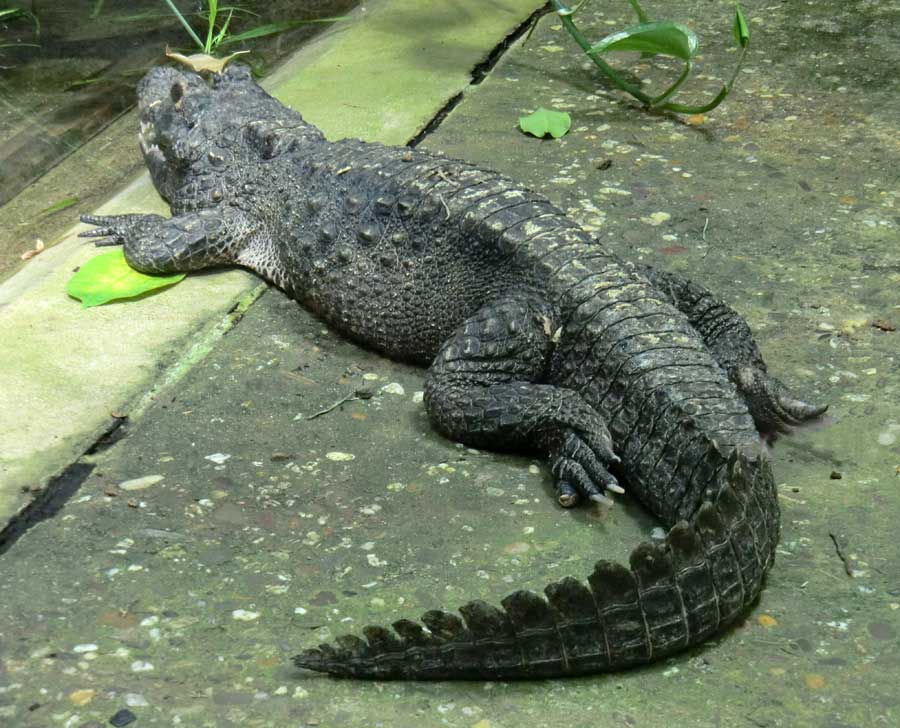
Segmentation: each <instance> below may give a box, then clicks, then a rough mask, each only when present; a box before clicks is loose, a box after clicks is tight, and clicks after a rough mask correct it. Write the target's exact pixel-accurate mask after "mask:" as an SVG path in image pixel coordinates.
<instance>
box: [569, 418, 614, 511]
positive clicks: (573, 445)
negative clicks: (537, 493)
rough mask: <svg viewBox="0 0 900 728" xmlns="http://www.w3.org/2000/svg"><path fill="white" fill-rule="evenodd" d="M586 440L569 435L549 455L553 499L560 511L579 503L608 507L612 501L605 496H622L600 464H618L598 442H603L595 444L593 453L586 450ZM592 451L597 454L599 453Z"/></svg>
mask: <svg viewBox="0 0 900 728" xmlns="http://www.w3.org/2000/svg"><path fill="white" fill-rule="evenodd" d="M586 439H587V438H583V437H582V436H581V435H580V434H576V433H574V432H570V433H568V435H566V438H565V440H564V441H563V442H562V444H561V446H560V447H559V448H558V449H557V450H556V452H554V453H552V465H551V470H552V472H553V475H554V476H555V477H556V499H557V502H558V503H559V504H560V505H561V506H562V507H563V508H572V507H573V506H575V505H577V504H578V503H579V502H581V501H583V500H584V501H592V502H594V503H600V504H602V505H606V506H611V505H613V503H614V501H613V499H612V498H610V497H609V495H607V492H609V493H618V494H622V493H624V492H625V489H624V488H623V487H622V486H621V485H619V481H618V480H617V479H616V477H615V476H614V475H613V474H612V473H610V472H609V470H607V469H606V466H605V465H604V461H606V462H613V461H615V462H618V461H619V458H618V457H616V456H615V455H614V454H613V453H612V450H611V448H609V447H608V446H607V445H605V443H603V442H602V440H603V438H598V439H597V440H596V441H595V445H596V446H597V447H596V449H595V447H591V446H589V445H588V444H587V442H586ZM596 450H601V453H599V454H598V452H597V451H596ZM607 451H608V452H607Z"/></svg>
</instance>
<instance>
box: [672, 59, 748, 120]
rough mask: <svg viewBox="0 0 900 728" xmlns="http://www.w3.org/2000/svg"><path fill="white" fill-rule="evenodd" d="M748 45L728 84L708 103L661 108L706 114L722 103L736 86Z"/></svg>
mask: <svg viewBox="0 0 900 728" xmlns="http://www.w3.org/2000/svg"><path fill="white" fill-rule="evenodd" d="M747 48H748V46H744V47H743V48H741V55H740V56H739V57H738V62H737V65H736V66H735V68H734V73H732V74H731V79H730V80H729V81H728V83H727V84H725V85H724V86H722V88H721V89H719V93H717V94H716V97H715V98H714V99H713V100H712V101H710V102H709V103H708V104H704V105H703V106H685V105H684V104H671V103H670V104H665V105H664V106H661V107H659V108H661V109H663V110H665V111H674V112H675V113H676V114H705V113H706V112H707V111H712V110H713V109H714V108H716V107H717V106H718V105H719V104H721V103H722V102H723V101H724V100H725V97H726V96H728V94H729V93H731V89H732V88H734V82H735V80H736V79H737V75H738V73H739V72H740V70H741V65H742V64H743V62H744V56H745V55H746V54H747Z"/></svg>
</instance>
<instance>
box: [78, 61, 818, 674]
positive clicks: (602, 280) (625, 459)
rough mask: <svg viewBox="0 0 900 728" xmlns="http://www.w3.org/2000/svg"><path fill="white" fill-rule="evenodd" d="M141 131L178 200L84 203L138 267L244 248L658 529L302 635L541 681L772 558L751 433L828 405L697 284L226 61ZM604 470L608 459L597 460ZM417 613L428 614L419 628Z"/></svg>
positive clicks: (563, 475) (732, 605)
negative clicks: (625, 559) (166, 213)
mask: <svg viewBox="0 0 900 728" xmlns="http://www.w3.org/2000/svg"><path fill="white" fill-rule="evenodd" d="M139 99H140V109H141V118H142V122H141V147H142V149H143V152H144V156H145V158H146V160H147V164H148V167H149V168H150V172H151V175H152V177H153V180H154V183H155V184H156V187H157V189H158V190H159V191H160V193H161V194H162V195H163V196H164V197H165V198H166V199H167V200H168V201H169V203H170V205H171V207H172V215H173V217H172V218H171V219H168V220H166V219H164V218H161V217H158V216H153V215H124V216H116V217H111V218H100V217H93V216H86V217H85V218H84V220H85V221H86V222H90V223H92V224H94V225H97V226H98V227H96V228H95V229H93V230H90V231H88V232H87V233H85V234H86V235H88V236H92V237H101V238H103V240H101V241H100V243H99V244H122V245H124V249H125V256H126V258H127V260H128V262H129V263H130V264H131V265H132V266H133V267H135V268H137V269H138V270H141V271H144V272H148V273H170V272H173V271H184V270H196V269H199V268H204V267H207V266H213V265H226V264H237V265H243V266H245V267H248V268H250V269H251V270H254V271H256V272H257V273H259V274H260V275H261V276H263V277H264V278H266V279H268V280H269V281H272V282H273V283H275V284H276V285H278V286H280V287H281V288H282V289H284V291H286V292H287V293H288V295H290V296H293V297H294V298H296V299H297V300H298V301H300V302H301V303H303V304H304V305H305V306H307V307H308V308H309V309H311V310H312V311H314V312H315V313H317V314H318V315H319V316H321V317H322V318H323V319H325V320H326V321H327V322H328V323H329V324H330V325H331V326H333V327H334V328H336V329H337V330H339V331H341V332H342V333H343V334H345V335H346V336H348V337H350V338H352V339H354V340H356V341H358V342H360V343H361V344H363V345H365V346H367V347H369V348H371V349H375V350H377V351H380V352H382V353H384V354H386V355H388V356H390V357H393V358H395V359H401V360H405V361H411V362H417V363H420V364H428V363H431V365H430V368H429V369H428V373H427V377H426V385H425V406H426V408H427V411H428V413H429V415H430V417H431V419H432V421H433V423H434V425H435V427H436V428H437V429H438V430H440V431H441V432H443V433H444V434H446V435H447V436H448V437H451V438H453V439H455V440H458V441H461V442H465V443H468V444H471V445H473V446H477V447H483V448H496V449H511V450H537V451H540V452H543V453H545V454H546V455H547V456H548V459H549V464H550V468H551V471H552V473H553V474H554V476H555V479H556V487H557V497H558V500H559V502H560V504H562V505H565V506H571V505H574V504H575V503H577V502H579V501H582V502H585V501H598V502H607V501H609V493H611V492H613V493H621V492H623V488H622V485H621V484H620V483H619V479H621V480H622V482H623V483H624V484H626V485H627V486H628V488H629V490H630V492H631V494H632V495H633V496H634V497H636V498H637V499H638V500H640V501H641V502H642V503H643V504H644V505H645V506H646V507H647V508H648V509H649V510H650V511H652V512H653V513H654V514H655V515H656V516H657V517H658V518H659V519H660V520H661V522H662V523H663V524H664V525H665V526H666V527H667V528H668V529H669V532H668V536H667V537H666V540H665V542H664V543H662V544H661V545H654V544H642V545H640V546H638V547H637V549H635V551H634V553H633V554H632V556H631V559H630V565H629V567H625V566H620V565H618V564H614V563H611V562H607V561H600V562H598V564H597V566H596V568H595V570H594V572H593V573H592V574H591V575H590V576H589V577H588V585H585V584H583V583H582V582H581V581H579V580H577V579H574V578H571V577H567V578H565V579H563V580H561V581H559V582H557V583H554V584H550V585H549V586H548V587H547V588H546V590H545V592H546V599H544V598H543V597H540V596H538V595H536V594H533V593H531V592H524V591H517V592H514V593H513V594H511V595H509V596H508V597H506V598H505V599H504V600H502V605H503V608H502V609H498V608H496V607H492V606H490V605H488V604H486V603H484V602H481V601H475V602H470V603H468V604H466V605H464V606H462V607H461V608H460V612H461V613H462V619H461V618H460V617H459V616H457V615H455V614H452V613H448V612H429V613H427V614H425V615H424V616H423V618H422V620H423V622H424V624H425V628H423V626H422V625H420V624H417V623H415V622H411V621H409V620H401V621H399V622H397V623H395V624H394V631H393V632H392V631H390V630H387V629H385V628H383V627H368V628H366V629H365V630H364V631H363V632H364V635H365V637H366V640H362V639H360V638H358V637H353V636H345V637H342V638H339V639H338V640H337V642H336V643H335V644H334V645H322V646H320V647H319V648H315V649H310V650H307V651H305V652H303V653H302V654H301V655H298V656H297V657H296V658H295V662H296V664H297V665H298V666H300V667H304V668H309V669H313V670H320V671H324V672H329V673H331V674H334V675H346V676H354V677H367V678H414V679H446V678H487V679H511V678H531V677H550V676H558V675H569V674H583V673H592V672H602V671H607V670H614V669H618V668H623V667H628V666H630V665H636V664H641V663H645V662H649V661H651V660H655V659H658V658H660V657H663V656H665V655H668V654H671V653H673V652H676V651H678V650H681V649H684V648H685V647H687V646H688V645H691V644H696V643H697V642H700V641H702V640H704V639H705V638H707V637H708V636H709V635H711V634H713V633H715V632H716V631H717V630H719V629H721V628H722V627H723V626H724V625H727V624H729V623H730V622H732V621H733V620H734V619H735V618H736V617H737V616H738V615H740V614H742V613H743V612H744V611H745V610H746V609H747V607H748V606H749V605H750V604H751V603H752V602H753V601H754V600H755V599H756V597H757V595H758V594H759V591H760V589H761V588H762V584H763V579H764V577H765V574H766V572H767V571H768V570H769V568H770V567H771V565H772V561H773V559H774V555H775V547H776V544H777V542H778V531H779V513H778V502H777V498H776V492H775V485H774V481H773V479H772V473H771V470H770V467H769V464H768V462H767V461H766V460H764V459H763V457H762V455H761V453H760V447H759V435H760V433H762V434H764V435H771V434H773V433H774V432H776V431H778V430H782V429H785V428H787V427H789V426H793V425H796V424H799V423H801V422H803V421H805V420H808V419H811V418H814V417H817V416H818V415H820V414H821V413H822V412H823V411H824V407H814V406H812V405H809V404H807V403H805V402H802V401H801V400H798V399H796V398H795V397H793V396H791V395H790V394H788V393H787V390H786V389H785V388H784V386H783V385H782V384H780V383H779V382H778V381H777V380H775V379H773V378H772V377H770V376H769V375H768V374H767V373H766V366H765V364H764V363H763V361H762V357H761V356H760V355H759V351H758V349H757V347H756V344H755V343H754V341H753V338H752V336H751V334H750V330H749V328H748V327H747V325H746V323H745V322H744V321H743V320H742V319H741V318H740V317H739V316H738V315H737V314H736V313H735V312H734V311H732V310H731V309H730V308H728V307H727V306H726V305H725V304H724V303H723V302H722V301H720V300H718V299H716V298H715V297H714V296H712V294H710V293H709V292H708V291H706V290H705V289H703V288H701V287H700V286H697V285H696V284H694V283H691V282H689V281H685V280H683V279H681V278H678V277H677V276H674V275H673V274H669V273H663V272H660V271H654V270H652V269H644V270H638V269H635V268H634V267H633V266H631V265H629V264H627V263H622V262H621V261H619V260H618V259H616V258H615V257H614V256H613V255H612V254H611V253H610V252H609V251H607V250H605V249H604V248H602V247H601V246H600V245H598V244H597V243H596V241H594V240H593V239H591V238H590V237H589V236H588V235H587V234H586V233H585V232H583V231H582V230H580V229H579V228H578V227H577V226H576V225H575V224H574V223H573V222H572V221H571V220H569V219H567V218H566V217H565V216H564V215H563V214H562V213H561V212H560V211H559V210H557V209H556V208H555V207H553V206H552V205H551V204H550V203H549V202H548V201H547V200H546V199H545V198H543V197H542V196H540V195H538V194H536V193H534V192H530V191H528V190H526V189H524V188H522V187H521V186H519V185H517V184H516V183H515V182H514V181H512V180H510V179H508V178H506V177H503V176H501V175H499V174H496V173H494V172H490V171H487V170H483V169H479V168H478V167H476V166H474V165H471V164H468V163H466V162H461V161H456V160H451V159H446V158H444V157H440V156H436V155H431V154H426V153H422V152H418V151H410V150H408V149H397V148H389V147H383V146H380V145H377V144H366V143H363V142H361V141H358V140H345V141H341V142H337V143H329V142H327V141H325V140H324V138H323V137H322V135H321V134H320V133H319V132H318V130H316V129H315V128H314V127H312V126H310V125H308V124H306V123H305V122H304V121H303V119H302V118H301V117H300V115H299V114H297V113H295V112H293V111H290V110H289V109H286V108H285V107H284V106H282V105H281V104H279V103H278V102H276V101H275V100H274V99H272V98H270V97H269V96H268V95H266V94H265V93H264V92H263V91H262V90H261V89H260V88H259V87H258V86H257V85H256V84H255V83H254V82H253V81H252V79H251V78H250V76H249V73H248V72H247V70H246V69H245V68H243V67H241V66H231V67H229V68H228V69H227V70H226V71H225V72H224V73H223V74H222V75H221V76H217V77H215V78H214V79H213V82H212V85H211V86H209V85H207V84H206V83H205V82H204V81H203V80H201V79H200V78H199V77H197V76H196V75H194V74H188V73H181V72H178V71H175V70H172V69H168V68H158V69H154V70H153V71H151V72H150V73H149V74H148V75H147V76H146V77H145V78H144V80H143V81H142V82H141V85H140V87H139ZM611 470H612V471H615V474H613V473H612V472H610V471H611ZM426 628H427V629H426Z"/></svg>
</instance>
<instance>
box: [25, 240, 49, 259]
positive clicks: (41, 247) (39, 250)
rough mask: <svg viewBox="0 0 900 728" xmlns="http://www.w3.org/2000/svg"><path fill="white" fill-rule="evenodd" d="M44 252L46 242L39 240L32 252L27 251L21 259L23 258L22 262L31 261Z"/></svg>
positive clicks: (35, 242) (36, 241)
mask: <svg viewBox="0 0 900 728" xmlns="http://www.w3.org/2000/svg"><path fill="white" fill-rule="evenodd" d="M43 252H44V241H43V240H41V239H40V238H38V239H37V240H35V241H34V248H32V249H31V250H26V251H25V252H24V253H22V255H21V256H20V257H21V258H22V260H31V259H32V258H33V257H34V256H36V255H40V254H41V253H43Z"/></svg>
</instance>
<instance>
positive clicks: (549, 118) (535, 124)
mask: <svg viewBox="0 0 900 728" xmlns="http://www.w3.org/2000/svg"><path fill="white" fill-rule="evenodd" d="M571 126H572V118H571V117H570V116H569V115H568V114H567V113H565V112H564V111H551V110H550V109H545V108H544V107H543V106H541V107H540V108H539V109H538V110H537V111H535V112H534V113H533V114H529V115H528V116H520V117H519V128H520V129H521V130H522V131H524V132H526V133H527V134H531V135H532V136H536V137H543V136H545V135H547V134H549V135H550V136H552V137H553V138H554V139H559V137H561V136H564V135H565V134H567V133H568V131H569V129H570V128H571Z"/></svg>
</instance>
